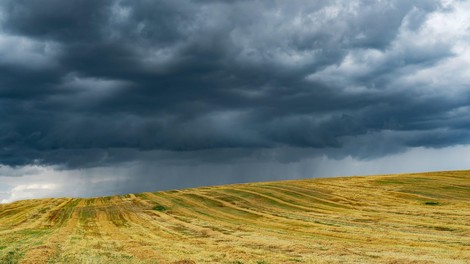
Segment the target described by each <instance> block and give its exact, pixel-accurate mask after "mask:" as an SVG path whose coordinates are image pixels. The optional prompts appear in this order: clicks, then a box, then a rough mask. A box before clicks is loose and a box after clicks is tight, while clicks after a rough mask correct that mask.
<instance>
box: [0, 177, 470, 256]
mask: <svg viewBox="0 0 470 264" xmlns="http://www.w3.org/2000/svg"><path fill="white" fill-rule="evenodd" d="M173 262H176V263H354V262H355V263H367V262H371V263H470V172H469V171H454V172H436V173H421V174H408V175H387V176H368V177H348V178H328V179H311V180H310V179H309V180H295V181H280V182H264V183H252V184H240V185H227V186H217V187H206V188H196V189H185V190H174V191H165V192H156V193H142V194H135V195H132V194H131V195H125V196H113V197H102V198H93V199H72V198H68V199H66V198H61V199H41V200H27V201H19V202H15V203H11V204H4V205H0V263H173Z"/></svg>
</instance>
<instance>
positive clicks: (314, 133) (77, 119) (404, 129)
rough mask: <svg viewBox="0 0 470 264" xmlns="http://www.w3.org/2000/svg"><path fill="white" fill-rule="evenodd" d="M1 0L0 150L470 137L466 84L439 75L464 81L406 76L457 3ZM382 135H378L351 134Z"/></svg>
mask: <svg viewBox="0 0 470 264" xmlns="http://www.w3.org/2000/svg"><path fill="white" fill-rule="evenodd" d="M0 10H1V11H0V21H1V22H0V23H1V24H0V25H1V26H0V55H1V57H0V117H1V119H2V122H1V124H0V147H1V152H0V163H2V164H6V165H25V164H36V163H40V164H62V165H67V166H69V167H85V166H99V165H103V164H112V163H119V162H124V161H129V160H133V159H142V158H149V159H152V158H157V159H165V158H167V157H168V155H169V156H171V157H174V158H175V159H194V158H197V159H208V160H211V161H217V160H220V159H222V160H223V159H225V158H226V159H231V158H234V157H237V158H241V157H243V156H245V155H248V156H250V155H254V154H253V153H255V152H260V153H262V152H263V151H265V150H266V149H272V148H281V147H292V148H301V149H310V150H312V151H311V152H310V153H316V154H310V155H317V154H321V153H326V154H328V155H331V156H344V155H353V156H356V157H370V156H371V155H372V156H374V157H377V156H382V155H385V154H387V153H391V152H395V151H399V150H400V148H405V147H409V146H425V147H441V146H449V145H454V144H462V143H468V139H469V136H468V133H467V132H466V128H468V125H469V124H468V122H467V121H466V120H465V119H464V118H463V117H464V116H465V114H466V113H467V111H466V109H465V106H466V104H467V102H468V99H469V98H468V96H469V94H468V92H467V91H465V89H461V88H459V87H460V86H459V84H454V83H446V85H447V86H450V87H453V86H456V87H457V88H459V90H458V91H457V92H455V93H457V94H458V96H443V94H442V93H439V92H436V90H439V88H436V87H434V86H433V83H426V82H424V81H422V80H414V79H412V78H411V77H409V75H410V73H418V72H420V70H422V69H430V68H431V69H432V68H433V67H435V66H436V65H438V64H439V63H441V62H443V61H445V60H447V59H449V58H453V57H455V56H457V55H456V54H455V51H454V49H453V46H452V43H449V42H447V41H443V40H438V38H437V37H436V38H435V36H432V35H426V34H431V33H432V32H431V33H426V32H424V31H423V28H424V27H425V23H426V21H427V19H428V18H429V16H430V14H432V13H433V12H434V13H436V12H439V13H446V12H452V8H450V7H446V6H443V5H441V4H440V3H439V2H438V1H413V2H410V1H390V2H383V1H381V2H377V1H351V2H348V3H344V2H342V1H338V2H335V1H314V2H312V1H294V2H285V1H126V0H122V1H118V0H114V1H111V0H109V1H92V0H74V1H67V2H64V1H60V0H45V1H19V0H15V1H2V3H1V4H0ZM423 32H424V33H423ZM406 34H409V35H410V36H416V38H415V39H410V40H407V38H406ZM420 34H421V35H420ZM423 34H424V35H423ZM423 36H425V37H429V38H430V40H429V41H426V39H423ZM408 77H409V78H408ZM410 78H411V79H410ZM429 91H433V92H429ZM454 95H455V94H454ZM459 109H460V110H459ZM390 131H391V132H394V133H398V134H399V136H392V135H389V132H390ZM436 131H437V132H436ZM444 131H446V132H444ZM393 135H395V134H393ZM384 137H385V138H386V140H382V142H387V144H388V145H387V146H388V148H387V146H384V147H383V148H382V149H380V150H379V151H378V150H371V149H370V148H356V147H354V146H356V144H357V143H354V142H363V143H364V144H367V142H368V140H367V138H370V139H371V140H372V139H376V138H382V139H383V138H384ZM450 137H451V139H449V138H450ZM364 138H365V139H364ZM371 148H373V147H371ZM230 149H232V150H233V153H231V154H227V155H225V154H223V153H226V152H227V150H230ZM142 151H147V154H146V153H145V152H142ZM155 151H157V152H158V151H168V152H164V154H155V153H156V152H155ZM175 151H176V152H175ZM294 152H295V151H292V150H291V151H289V153H294ZM175 153H176V154H175ZM188 153H190V154H188ZM302 153H303V152H302ZM146 155H147V156H146ZM172 155H174V156H172ZM286 155H287V154H286ZM188 156H189V157H188ZM209 156H210V158H209ZM293 156H295V157H297V156H298V158H301V157H300V156H302V155H293ZM283 159H286V157H283V158H281V160H283Z"/></svg>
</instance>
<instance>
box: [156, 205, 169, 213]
mask: <svg viewBox="0 0 470 264" xmlns="http://www.w3.org/2000/svg"><path fill="white" fill-rule="evenodd" d="M153 210H155V211H159V212H164V211H166V210H167V209H166V208H165V206H163V205H157V206H155V207H154V208H153Z"/></svg>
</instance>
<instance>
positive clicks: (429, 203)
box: [424, 201, 440, 205]
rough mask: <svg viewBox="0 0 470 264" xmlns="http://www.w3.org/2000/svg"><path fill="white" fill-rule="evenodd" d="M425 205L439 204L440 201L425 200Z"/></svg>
mask: <svg viewBox="0 0 470 264" xmlns="http://www.w3.org/2000/svg"><path fill="white" fill-rule="evenodd" d="M424 204H425V205H440V203H438V202H432V201H427V202H424Z"/></svg>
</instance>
